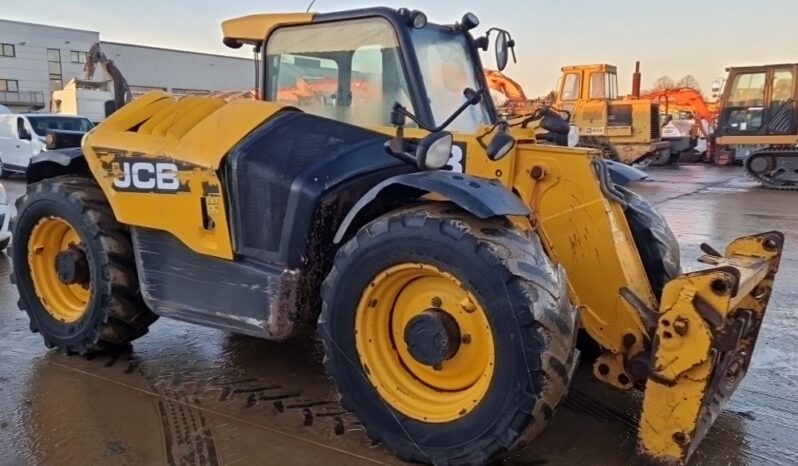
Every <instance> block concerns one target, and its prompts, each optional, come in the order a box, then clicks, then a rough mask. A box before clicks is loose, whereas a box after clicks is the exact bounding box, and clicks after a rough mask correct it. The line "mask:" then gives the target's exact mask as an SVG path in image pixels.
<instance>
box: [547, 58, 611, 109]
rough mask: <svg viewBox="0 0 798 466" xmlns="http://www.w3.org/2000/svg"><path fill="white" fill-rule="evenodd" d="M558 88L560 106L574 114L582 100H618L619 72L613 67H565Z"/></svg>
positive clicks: (602, 65)
mask: <svg viewBox="0 0 798 466" xmlns="http://www.w3.org/2000/svg"><path fill="white" fill-rule="evenodd" d="M562 73H563V74H562V77H561V78H560V83H559V86H558V89H557V91H558V94H557V95H558V98H557V101H558V105H557V107H558V108H560V109H562V110H567V111H569V112H573V110H574V108H575V107H576V104H577V102H578V101H580V100H605V101H606V100H616V99H617V98H618V70H617V68H616V67H615V66H613V65H604V64H601V65H579V66H564V67H563V68H562Z"/></svg>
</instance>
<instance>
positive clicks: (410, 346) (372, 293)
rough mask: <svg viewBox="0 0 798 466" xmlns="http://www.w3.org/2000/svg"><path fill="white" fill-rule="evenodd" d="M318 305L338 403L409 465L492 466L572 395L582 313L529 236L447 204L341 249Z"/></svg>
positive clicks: (368, 232) (409, 215) (392, 220)
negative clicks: (570, 389) (472, 215)
mask: <svg viewBox="0 0 798 466" xmlns="http://www.w3.org/2000/svg"><path fill="white" fill-rule="evenodd" d="M322 295H323V299H324V302H323V307H322V314H321V318H320V320H319V329H320V334H321V338H322V341H323V342H324V346H325V366H326V368H327V371H328V373H329V374H330V375H331V376H332V377H333V378H334V379H335V381H336V383H337V385H338V388H339V391H340V393H341V397H342V403H343V404H344V406H345V407H346V408H347V409H349V410H351V411H354V412H355V414H356V415H357V416H358V417H359V418H360V420H361V421H362V422H363V424H364V426H365V427H366V430H367V432H368V433H369V435H370V436H371V437H372V438H374V439H380V440H382V441H383V442H384V443H385V444H386V445H387V446H388V448H390V449H391V450H393V451H395V452H396V453H397V454H398V455H399V457H401V458H402V459H404V460H407V461H418V462H425V463H431V464H485V463H488V462H491V461H495V460H497V459H499V458H501V457H502V456H504V455H505V454H507V453H508V452H509V451H510V450H511V449H512V448H513V447H514V446H516V445H517V444H519V443H521V442H522V441H527V440H531V439H532V438H534V437H535V436H536V435H537V434H538V433H540V432H541V431H542V430H543V427H544V426H545V425H546V424H547V423H548V421H549V420H550V418H551V416H552V414H553V412H554V410H555V409H556V408H557V406H558V405H559V404H560V402H561V401H562V399H563V398H564V396H565V395H566V393H567V391H568V386H569V383H570V380H571V376H572V373H573V369H574V367H575V365H576V361H577V359H578V352H577V351H576V350H575V347H574V341H575V335H576V329H577V327H578V326H577V324H576V319H577V313H576V311H575V309H574V307H573V306H572V305H571V303H570V302H569V299H568V295H567V291H566V279H565V275H564V272H563V271H562V269H558V268H556V267H555V266H553V265H552V263H551V262H550V261H549V259H548V257H547V256H546V254H545V252H544V250H543V248H542V246H541V245H540V242H539V241H538V239H537V238H536V237H535V236H534V235H533V234H531V233H530V234H529V235H527V234H523V233H521V232H518V231H517V230H514V229H512V228H510V227H509V226H506V225H504V224H503V223H502V222H494V221H484V220H478V219H476V218H474V217H471V216H470V215H468V214H466V213H464V212H462V211H460V210H458V209H456V208H454V207H452V206H451V205H449V204H441V205H425V206H423V207H419V208H413V209H407V210H401V211H397V212H394V213H391V214H388V215H386V216H383V217H381V218H379V219H377V220H375V221H373V222H371V223H370V224H368V225H367V226H365V227H364V228H362V229H361V230H360V231H359V232H358V233H357V235H356V236H355V237H354V238H352V239H350V240H349V241H348V242H347V243H346V244H345V245H344V246H343V247H342V248H341V249H340V251H339V252H338V254H337V255H336V258H335V264H334V266H333V268H332V271H331V272H330V274H329V276H328V277H327V279H326V281H325V283H324V287H323V292H322ZM454 347H456V348H454Z"/></svg>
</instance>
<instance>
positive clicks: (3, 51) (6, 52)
mask: <svg viewBox="0 0 798 466" xmlns="http://www.w3.org/2000/svg"><path fill="white" fill-rule="evenodd" d="M16 56H17V50H16V48H15V47H14V44H0V57H16Z"/></svg>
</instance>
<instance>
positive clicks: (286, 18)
mask: <svg viewBox="0 0 798 466" xmlns="http://www.w3.org/2000/svg"><path fill="white" fill-rule="evenodd" d="M315 16H316V13H279V14H258V15H248V16H241V17H239V18H233V19H228V20H227V21H223V22H222V33H223V34H224V44H225V45H226V46H228V47H230V48H234V49H237V48H239V47H241V46H242V45H244V44H249V45H259V44H261V43H262V42H263V40H264V39H265V38H266V36H268V35H269V33H270V32H271V31H273V30H274V29H277V28H278V27H280V26H285V25H287V24H303V23H311V22H313V18H314V17H315Z"/></svg>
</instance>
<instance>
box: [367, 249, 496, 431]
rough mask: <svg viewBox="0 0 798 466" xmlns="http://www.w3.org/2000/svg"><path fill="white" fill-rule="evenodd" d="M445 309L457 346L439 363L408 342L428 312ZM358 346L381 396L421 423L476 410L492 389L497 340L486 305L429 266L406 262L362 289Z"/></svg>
mask: <svg viewBox="0 0 798 466" xmlns="http://www.w3.org/2000/svg"><path fill="white" fill-rule="evenodd" d="M425 312H427V313H429V312H434V313H445V315H446V316H450V317H446V319H447V322H455V323H456V325H457V329H458V330H459V336H460V338H459V339H458V342H459V345H455V346H457V349H456V352H455V353H454V354H453V355H450V356H448V359H445V360H443V361H442V362H440V363H435V364H434V365H429V364H424V363H422V362H420V361H419V360H417V358H416V357H414V355H413V353H412V351H411V349H410V347H409V346H408V344H407V342H406V340H405V330H406V329H407V327H408V324H412V323H413V322H415V320H413V319H414V318H416V319H417V318H418V317H417V316H419V315H420V314H422V313H425ZM355 332H356V333H355V344H356V347H357V351H358V354H359V356H360V362H361V364H362V365H363V367H364V371H365V372H366V375H367V376H368V378H369V380H370V381H371V383H372V385H373V386H374V387H375V388H376V389H377V391H378V392H379V393H380V395H381V396H382V397H383V399H384V400H385V401H386V402H387V403H388V404H389V405H390V406H391V407H393V408H394V409H395V410H397V411H399V412H400V413H402V414H404V415H405V416H408V417H410V418H413V419H415V420H418V421H424V422H430V423H443V422H449V421H452V420H455V419H457V418H459V417H462V416H463V415H465V414H467V413H468V412H470V411H472V410H473V409H474V408H475V407H476V406H477V405H478V404H479V403H480V401H481V400H482V398H483V397H484V396H485V394H486V393H487V391H488V386H489V385H490V381H491V378H492V376H493V367H494V344H493V335H492V333H491V328H490V324H489V322H488V319H487V315H486V313H485V311H484V310H483V309H482V306H481V305H480V304H479V302H478V301H477V300H476V299H475V298H474V296H473V295H472V294H471V293H470V292H469V291H468V290H466V289H465V287H463V285H462V283H460V281H458V280H457V279H456V278H454V277H453V276H452V275H450V274H448V273H446V272H443V271H441V270H439V269H438V268H436V267H433V266H430V265H426V264H415V263H414V264H411V263H406V264H400V265H396V266H393V267H391V268H389V269H387V270H385V271H383V272H382V273H380V274H379V275H377V276H376V277H375V278H374V280H373V281H372V282H371V283H370V284H369V286H368V287H367V289H366V290H365V291H364V292H363V294H362V296H361V299H360V302H359V304H358V308H357V315H356V317H355Z"/></svg>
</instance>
